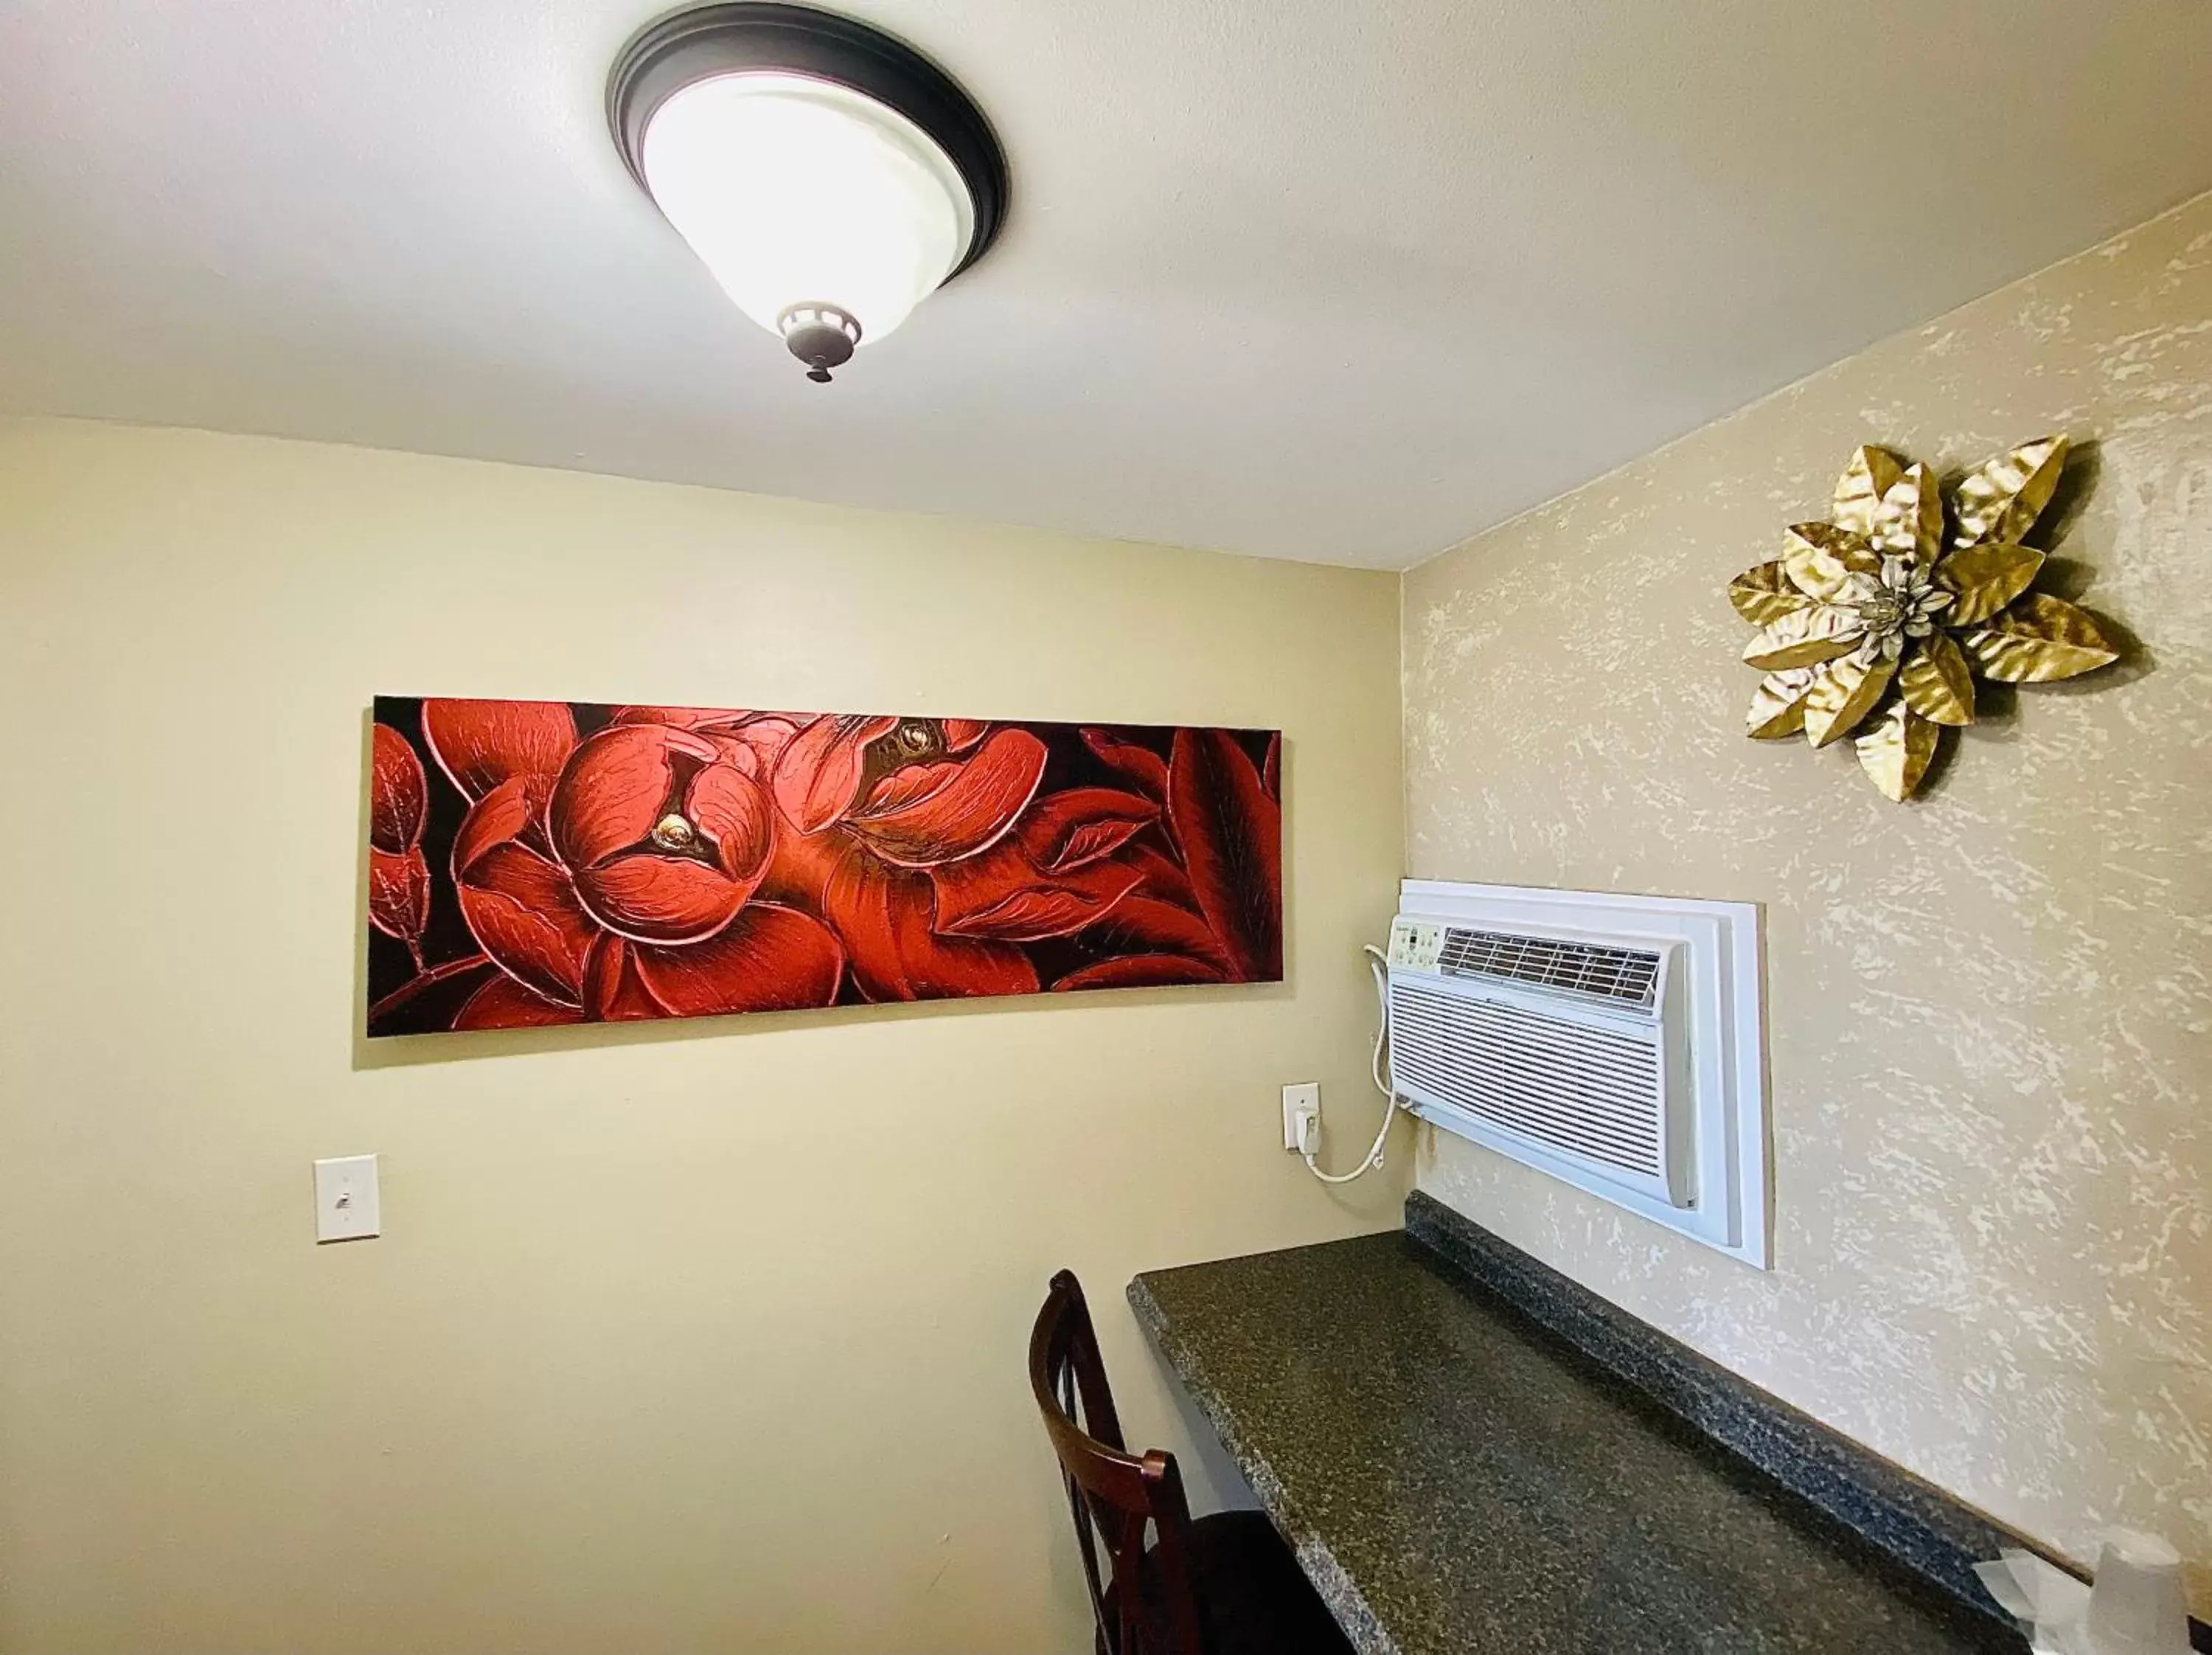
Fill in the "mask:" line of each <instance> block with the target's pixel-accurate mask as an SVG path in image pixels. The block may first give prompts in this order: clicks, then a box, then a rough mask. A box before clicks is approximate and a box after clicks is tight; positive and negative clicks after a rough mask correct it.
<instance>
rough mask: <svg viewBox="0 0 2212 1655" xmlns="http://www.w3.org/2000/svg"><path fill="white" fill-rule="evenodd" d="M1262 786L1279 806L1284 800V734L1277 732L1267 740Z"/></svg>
mask: <svg viewBox="0 0 2212 1655" xmlns="http://www.w3.org/2000/svg"><path fill="white" fill-rule="evenodd" d="M1260 785H1261V787H1263V788H1267V797H1268V798H1270V799H1272V800H1274V801H1275V802H1276V803H1277V804H1280V803H1282V800H1283V733H1282V732H1281V731H1280V730H1277V731H1276V732H1275V733H1273V734H1272V735H1270V736H1269V737H1268V738H1267V763H1266V764H1262V765H1261V766H1260Z"/></svg>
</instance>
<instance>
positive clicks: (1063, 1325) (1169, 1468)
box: [1030, 1270, 1213, 1655]
mask: <svg viewBox="0 0 2212 1655" xmlns="http://www.w3.org/2000/svg"><path fill="white" fill-rule="evenodd" d="M1030 1389H1031V1390H1033V1391H1035V1392H1036V1404H1037V1411H1038V1412H1039V1413H1041V1414H1042V1415H1044V1423H1045V1430H1046V1431H1047V1432H1048V1433H1049V1434H1050V1436H1051V1438H1052V1446H1053V1452H1054V1454H1055V1455H1057V1456H1058V1457H1059V1459H1060V1472H1061V1475H1062V1476H1063V1478H1064V1479H1065V1480H1066V1485H1067V1504H1068V1511H1069V1513H1070V1515H1071V1516H1073V1518H1074V1519H1075V1542H1076V1546H1077V1548H1078V1549H1079V1551H1080V1552H1081V1554H1082V1556H1083V1577H1084V1581H1085V1585H1088V1587H1089V1588H1090V1591H1091V1614H1092V1616H1093V1618H1094V1619H1095V1620H1096V1622H1097V1628H1098V1638H1097V1648H1098V1655H1213V1652H1212V1650H1211V1649H1210V1648H1209V1647H1208V1641H1209V1640H1208V1639H1207V1637H1206V1623H1205V1620H1204V1618H1203V1616H1202V1615H1200V1612H1199V1602H1198V1590H1197V1585H1196V1581H1195V1579H1194V1574H1193V1565H1192V1559H1193V1556H1194V1550H1193V1546H1192V1542H1191V1521H1190V1506H1189V1504H1188V1501H1186V1500H1185V1499H1184V1497H1183V1488H1182V1474H1181V1473H1180V1472H1179V1471H1177V1470H1176V1463H1175V1456H1174V1455H1172V1454H1167V1453H1162V1452H1160V1451H1158V1450H1155V1451H1152V1452H1151V1453H1148V1454H1144V1455H1135V1454H1132V1453H1130V1452H1129V1451H1128V1447H1127V1444H1126V1443H1125V1442H1124V1441H1123V1440H1122V1437H1121V1419H1120V1417H1119V1416H1118V1415H1116V1414H1115V1411H1114V1396H1113V1393H1112V1392H1111V1391H1110V1390H1108V1389H1107V1385H1106V1366H1105V1364H1104V1363H1103V1361H1102V1360H1100V1358H1099V1354H1098V1338H1097V1333H1096V1332H1095V1330H1094V1329H1092V1326H1091V1308H1090V1306H1089V1305H1086V1304H1085V1302H1084V1298H1083V1288H1082V1286H1081V1284H1080V1283H1079V1282H1078V1281H1076V1279H1075V1277H1074V1275H1073V1274H1072V1273H1070V1272H1069V1271H1066V1270H1062V1271H1060V1274H1059V1275H1055V1276H1054V1277H1053V1279H1052V1286H1051V1288H1050V1290H1049V1292H1048V1293H1047V1295H1046V1298H1045V1302H1044V1308H1043V1309H1042V1310H1041V1311H1038V1312H1037V1319H1036V1328H1035V1329H1033V1330H1032V1331H1031V1333H1030ZM1148 1532H1149V1535H1150V1536H1151V1538H1152V1547H1151V1550H1150V1555H1147V1553H1146V1538H1147V1534H1148ZM1102 1545H1103V1548H1104V1549H1105V1554H1106V1561H1107V1573H1104V1574H1103V1575H1102V1573H1101V1571H1100V1567H1099V1555H1098V1549H1099V1548H1100V1547H1101V1546H1102Z"/></svg>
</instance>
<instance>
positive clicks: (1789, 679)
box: [1743, 666, 1824, 741]
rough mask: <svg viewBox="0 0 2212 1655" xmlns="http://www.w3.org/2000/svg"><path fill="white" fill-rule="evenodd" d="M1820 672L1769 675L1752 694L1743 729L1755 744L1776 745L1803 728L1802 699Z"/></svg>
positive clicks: (1810, 669) (1815, 669) (1801, 670)
mask: <svg viewBox="0 0 2212 1655" xmlns="http://www.w3.org/2000/svg"><path fill="white" fill-rule="evenodd" d="M1823 670H1824V669H1822V668H1820V667H1818V666H1813V667H1802V668H1799V669H1797V670H1796V671H1794V672H1769V673H1768V674H1767V675H1766V676H1765V678H1761V679H1759V688H1758V689H1757V690H1755V691H1753V692H1752V697H1751V710H1750V712H1748V713H1747V714H1746V715H1744V721H1743V723H1744V728H1745V729H1746V730H1747V731H1748V732H1749V733H1750V734H1751V735H1752V737H1753V739H1756V740H1759V741H1778V740H1780V739H1782V738H1783V737H1784V736H1790V735H1796V733H1798V731H1800V730H1802V729H1803V728H1804V727H1805V697H1807V696H1808V695H1810V694H1811V693H1812V690H1813V685H1814V684H1815V683H1816V682H1817V681H1818V680H1819V678H1820V673H1821V672H1822V671H1823Z"/></svg>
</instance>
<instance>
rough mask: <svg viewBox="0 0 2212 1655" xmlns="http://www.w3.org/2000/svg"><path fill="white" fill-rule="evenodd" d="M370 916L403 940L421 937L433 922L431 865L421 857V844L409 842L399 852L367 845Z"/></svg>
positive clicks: (375, 922)
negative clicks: (431, 909) (431, 910)
mask: <svg viewBox="0 0 2212 1655" xmlns="http://www.w3.org/2000/svg"><path fill="white" fill-rule="evenodd" d="M368 918H369V922H370V923H371V924H372V925H374V926H375V927H376V928H377V929H378V930H380V931H381V932H383V933H384V934H385V935H386V936H388V937H397V938H398V939H399V940H400V941H402V942H406V943H412V942H415V941H416V940H419V939H420V938H421V937H422V929H423V928H424V927H425V926H427V925H428V924H429V922H430V865H429V863H428V862H427V861H423V859H422V846H420V845H410V846H408V848H407V849H405V850H404V851H401V852H399V853H398V854H397V855H395V854H393V853H392V852H391V851H388V850H380V849H378V848H377V847H376V846H374V845H371V846H370V847H369V848H368ZM417 958H418V959H419V958H420V957H419V956H418V957H417Z"/></svg>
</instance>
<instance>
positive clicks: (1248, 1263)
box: [1129, 1232, 2027, 1655]
mask: <svg viewBox="0 0 2212 1655" xmlns="http://www.w3.org/2000/svg"><path fill="white" fill-rule="evenodd" d="M1129 1299H1130V1302H1131V1304H1132V1305H1133V1307H1134V1308H1135V1310H1136V1312H1137V1315H1138V1317H1139V1320H1140V1321H1141V1322H1142V1323H1144V1324H1145V1325H1146V1328H1147V1329H1148V1330H1149V1331H1150V1332H1151V1334H1152V1337H1153V1338H1154V1339H1155V1341H1157V1342H1158V1345H1159V1348H1160V1349H1161V1351H1162V1353H1163V1354H1164V1355H1165V1356H1166V1358H1167V1360H1168V1361H1169V1362H1170V1364H1171V1365H1172V1366H1173V1367H1174V1369H1175V1370H1176V1372H1177V1373H1178V1374H1179V1375H1180V1376H1181V1377H1182V1380H1183V1382H1184V1384H1186V1385H1187V1386H1188V1389H1189V1390H1190V1392H1191V1394H1192V1395H1193V1396H1194V1397H1195V1399H1196V1400H1197V1402H1198V1403H1199V1405H1200V1408H1201V1409H1204V1411H1205V1412H1206V1415H1207V1417H1208V1418H1209V1419H1210V1420H1211V1421H1212V1423H1213V1426H1214V1428H1215V1430H1216V1431H1217V1432H1218V1433H1219V1434H1220V1437H1221V1439H1222V1441H1223V1443H1224V1445H1225V1446H1226V1447H1227V1448H1228V1449H1229V1451H1230V1452H1231V1454H1232V1455H1233V1456H1234V1457H1236V1458H1237V1461H1238V1463H1240V1464H1241V1465H1242V1466H1243V1469H1244V1472H1245V1474H1246V1476H1249V1478H1250V1479H1251V1482H1252V1485H1253V1487H1254V1488H1255V1489H1256V1490H1257V1491H1258V1493H1259V1494H1260V1497H1261V1500H1263V1501H1264V1502H1265V1504H1266V1506H1267V1510H1268V1512H1269V1513H1270V1514H1271V1515H1272V1516H1273V1519H1274V1521H1275V1523H1276V1524H1277V1526H1278V1527H1279V1528H1280V1529H1281V1530H1283V1532H1284V1533H1285V1535H1286V1536H1289V1538H1290V1539H1291V1542H1292V1544H1293V1545H1294V1546H1296V1548H1297V1553H1298V1556H1299V1560H1300V1561H1301V1562H1302V1563H1304V1566H1305V1568H1306V1572H1307V1573H1308V1574H1310V1576H1312V1577H1313V1579H1314V1581H1315V1583H1316V1585H1318V1586H1319V1587H1320V1588H1321V1591H1322V1595H1323V1597H1326V1598H1327V1599H1328V1601H1329V1603H1330V1606H1331V1608H1332V1609H1334V1611H1335V1612H1336V1615H1337V1618H1338V1620H1339V1621H1340V1622H1342V1623H1343V1625H1344V1627H1345V1629H1346V1632H1347V1633H1349V1634H1351V1636H1352V1641H1353V1643H1354V1644H1355V1645H1357V1646H1358V1648H1359V1649H1360V1651H1361V1652H1363V1655H1447V1652H1449V1655H1492V1652H1496V1655H1508V1652H1510V1655H1568V1652H1575V1655H1583V1652H1589V1655H1595V1652H1601V1651H1602V1652H1607V1655H1672V1652H1677V1651H1682V1652H1691V1651H1694V1652H1698V1655H1769V1652H1783V1651H1790V1652H1799V1651H1803V1652H1814V1651H1820V1652H1846V1651H1849V1652H1860V1651H1863V1652H1869V1655H1923V1652H1955V1651H1966V1650H1977V1651H1979V1650H1991V1651H2000V1650H2001V1651H2007V1652H2015V1655H2017V1652H2021V1651H2024V1650H2025V1649H2026V1647H2027V1646H2026V1643H2025V1642H2024V1640H2021V1638H2020V1637H2019V1635H2018V1634H2016V1633H2015V1632H2013V1631H2012V1630H2010V1629H2009V1628H2008V1626H2007V1625H2006V1624H2005V1623H2004V1622H2001V1621H1999V1620H1997V1619H1995V1618H1992V1617H1991V1616H1990V1615H1984V1614H1981V1613H1978V1612H1977V1611H1975V1610H1974V1609H1971V1608H1969V1607H1968V1606H1966V1604H1965V1603H1961V1602H1960V1599H1959V1598H1958V1597H1954V1596H1953V1595H1951V1594H1950V1593H1948V1592H1946V1591H1942V1590H1941V1589H1939V1588H1938V1587H1937V1586H1936V1585H1934V1584H1932V1583H1931V1582H1930V1581H1929V1580H1928V1579H1926V1578H1924V1577H1923V1576H1922V1575H1920V1574H1918V1573H1915V1572H1914V1571H1913V1570H1911V1569H1910V1568H1908V1567H1905V1566H1904V1565H1903V1564H1901V1563H1900V1562H1899V1561H1895V1560H1894V1559H1893V1558H1892V1557H1891V1556H1889V1555H1885V1554H1884V1553H1883V1552H1881V1551H1880V1550H1877V1549H1875V1547H1874V1546H1872V1545H1870V1544H1869V1543H1868V1542H1866V1541H1865V1540H1863V1539H1862V1538H1861V1536H1859V1535H1857V1534H1856V1533H1854V1532H1853V1531H1852V1530H1850V1528H1848V1527H1846V1526H1844V1524H1841V1523H1839V1522H1838V1521H1836V1520H1835V1519H1834V1518H1831V1517H1829V1516H1826V1515H1825V1514H1824V1513H1823V1512H1821V1511H1820V1510H1818V1509H1816V1508H1815V1507H1814V1506H1812V1505H1810V1504H1808V1502H1807V1501H1806V1500H1803V1499H1801V1498H1800V1497H1799V1496H1798V1495H1797V1494H1794V1493H1792V1492H1790V1490H1789V1489H1788V1488H1784V1486H1782V1485H1781V1484H1780V1483H1778V1482H1775V1481H1773V1480H1772V1479H1771V1478H1770V1477H1769V1476H1766V1475H1765V1473H1764V1472H1762V1471H1760V1470H1758V1469H1754V1468H1753V1465H1752V1464H1751V1463H1748V1462H1747V1461H1746V1460H1745V1459H1743V1458H1741V1457H1739V1456H1738V1455H1737V1454H1735V1453H1734V1452H1732V1451H1730V1450H1729V1449H1728V1448H1725V1447H1723V1446H1722V1445H1720V1444H1719V1443H1717V1442H1716V1441H1715V1440H1713V1439H1711V1437H1708V1436H1706V1435H1705V1434H1704V1433H1701V1432H1699V1430H1697V1429H1696V1428H1694V1427H1692V1426H1691V1425H1690V1424H1688V1423H1687V1422H1686V1421H1684V1420H1683V1419H1681V1418H1680V1417H1679V1416H1678V1415H1675V1414H1674V1413H1671V1412H1669V1411H1668V1409H1664V1408H1662V1407H1661V1406H1659V1404H1658V1403H1657V1402H1655V1401H1654V1400H1653V1399H1652V1397H1651V1396H1649V1395H1647V1394H1645V1393H1644V1391H1642V1390H1638V1389H1637V1388H1636V1387H1634V1386H1632V1385H1631V1384H1628V1383H1626V1381H1625V1380H1623V1379H1621V1378H1619V1377H1617V1376H1616V1375H1615V1374H1613V1372H1609V1371H1608V1370H1607V1369H1606V1368H1604V1367H1602V1366H1599V1365H1598V1363H1596V1362H1595V1361H1594V1360H1591V1359H1590V1358H1589V1356H1587V1355H1585V1354H1583V1353H1582V1352H1581V1351H1579V1350H1577V1349H1576V1348H1573V1347H1572V1346H1571V1345H1569V1344H1567V1343H1566V1342H1565V1341H1564V1340H1562V1339H1561V1338H1559V1336H1557V1335H1555V1334H1553V1333H1552V1332H1550V1331H1549V1330H1547V1329H1546V1328H1544V1327H1542V1326H1540V1325H1539V1324H1538V1323H1535V1322H1534V1321H1532V1320H1530V1319H1529V1318H1528V1317H1526V1316H1525V1315H1523V1314H1522V1311H1519V1310H1517V1309H1516V1308H1515V1307H1514V1306H1513V1305H1511V1304H1510V1303H1508V1302H1507V1301H1506V1300H1505V1299H1502V1298H1499V1297H1498V1296H1496V1295H1495V1294H1494V1293H1492V1291H1491V1289H1490V1288H1488V1287H1485V1286H1482V1285H1480V1284H1479V1283H1478V1282H1477V1281H1474V1279H1473V1278H1472V1277H1470V1276H1469V1275H1467V1274H1465V1273H1464V1272H1462V1271H1461V1270H1460V1269H1456V1268H1455V1267H1454V1266H1453V1265H1452V1264H1451V1263H1449V1262H1448V1261H1447V1260H1445V1259H1444V1258H1443V1256H1439V1255H1438V1254H1437V1253H1436V1252H1435V1251H1433V1250H1431V1249H1429V1248H1427V1247H1425V1246H1424V1245H1422V1244H1420V1243H1419V1242H1417V1241H1415V1240H1413V1238H1409V1237H1408V1236H1407V1235H1406V1234H1404V1233H1402V1232H1393V1233H1389V1234H1384V1235H1376V1236H1368V1237H1364V1238H1359V1239H1358V1240H1353V1241H1343V1242H1331V1243H1327V1244H1322V1245H1320V1246H1315V1247H1301V1248H1294V1249H1291V1250H1287V1251H1284V1252H1276V1253H1262V1254H1258V1255H1255V1256H1251V1257H1248V1258H1235V1259H1226V1260H1223V1261H1221V1262H1219V1263H1211V1264H1194V1265H1190V1266H1188V1267H1185V1268H1183V1269H1170V1270H1155V1271H1152V1272H1149V1273H1147V1274H1146V1275H1140V1276H1139V1277H1138V1278H1137V1279H1136V1280H1135V1281H1133V1282H1132V1283H1131V1284H1130V1286H1129Z"/></svg>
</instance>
